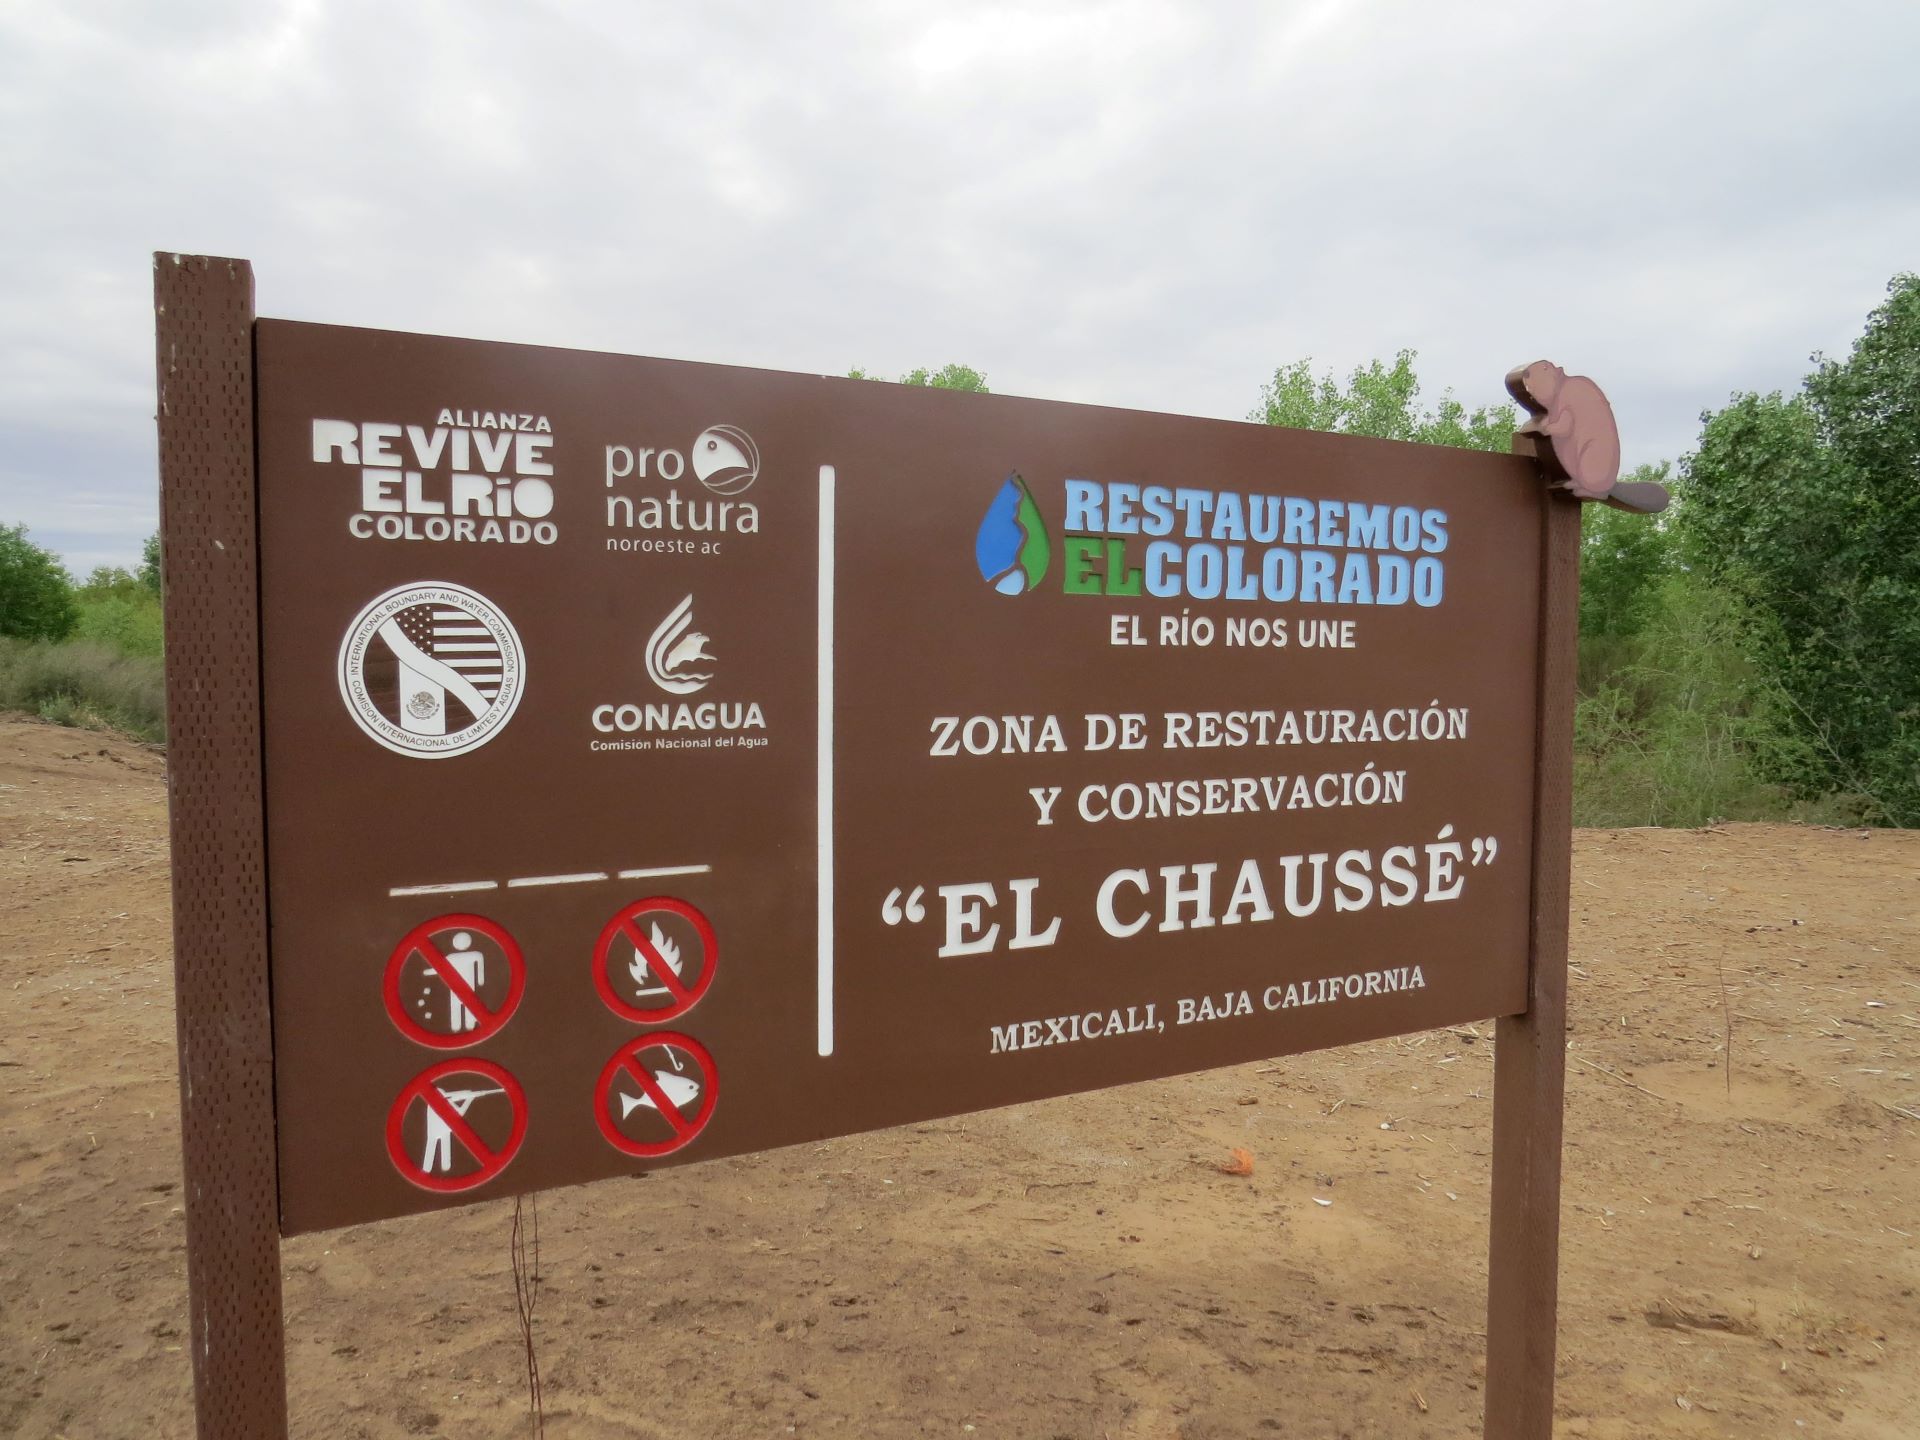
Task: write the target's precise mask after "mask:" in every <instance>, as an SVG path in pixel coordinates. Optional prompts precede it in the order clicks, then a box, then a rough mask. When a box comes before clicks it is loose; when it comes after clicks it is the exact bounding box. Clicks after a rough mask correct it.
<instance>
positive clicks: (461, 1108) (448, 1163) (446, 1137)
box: [420, 1085, 507, 1175]
mask: <svg viewBox="0 0 1920 1440" xmlns="http://www.w3.org/2000/svg"><path fill="white" fill-rule="evenodd" d="M433 1088H434V1089H436V1090H438V1091H439V1092H440V1093H441V1094H442V1095H443V1096H445V1097H446V1099H447V1102H448V1103H449V1104H450V1105H452V1106H453V1113H454V1114H456V1115H465V1114H466V1113H467V1111H469V1110H470V1109H472V1108H473V1102H474V1101H476V1100H481V1099H485V1098H486V1097H487V1096H489V1095H504V1094H506V1093H507V1092H506V1091H505V1090H502V1089H501V1088H500V1087H499V1086H498V1085H491V1086H488V1087H487V1088H485V1089H482V1090H448V1089H446V1088H445V1087H443V1086H439V1085H436V1086H434V1087H433ZM420 1168H421V1170H422V1171H424V1172H425V1173H426V1174H428V1175H431V1174H433V1173H434V1171H435V1170H436V1169H438V1170H439V1172H440V1173H441V1174H442V1175H445V1174H447V1173H448V1172H449V1171H451V1170H452V1169H453V1127H452V1126H451V1125H449V1124H447V1121H446V1117H445V1116H443V1115H441V1113H440V1111H439V1110H438V1109H437V1108H435V1107H434V1106H432V1105H429V1106H427V1134H426V1142H425V1144H424V1145H423V1147H422V1151H421V1155H420Z"/></svg>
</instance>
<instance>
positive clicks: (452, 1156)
mask: <svg viewBox="0 0 1920 1440" xmlns="http://www.w3.org/2000/svg"><path fill="white" fill-rule="evenodd" d="M526 1138H527V1097H526V1093H525V1092H524V1091H523V1090H521V1088H520V1082H519V1081H518V1080H515V1079H514V1078H513V1076H512V1075H510V1074H508V1073H507V1071H506V1070H505V1069H504V1068H502V1067H501V1066H499V1065H496V1064H494V1063H493V1062H492V1061H491V1060H443V1061H442V1062H441V1063H440V1064H438V1065H435V1066H433V1067H432V1068H430V1069H427V1070H423V1071H421V1072H420V1074H418V1075H416V1076H414V1077H413V1079H412V1080H410V1081H408V1082H407V1086H406V1088H405V1089H404V1090H402V1091H401V1092H400V1095H399V1098H398V1099H396V1100H395V1101H394V1102H393V1108H392V1109H391V1110H389V1111H388V1112H387V1155H388V1157H389V1158H390V1159H391V1160H392V1161H393V1168H394V1169H396V1170H398V1171H399V1172H400V1174H401V1175H402V1176H404V1177H405V1178H406V1179H407V1180H409V1181H411V1182H412V1183H413V1184H415V1185H418V1186H419V1187H420V1188H421V1189H422V1190H434V1191H438V1192H439V1193H441V1194H452V1193H454V1192H456V1191H460V1190H471V1189H473V1188H474V1187H475V1186H477V1185H484V1184H486V1183H487V1181H489V1180H491V1179H493V1178H494V1176H496V1175H498V1174H499V1173H500V1172H501V1171H502V1170H504V1169H506V1168H507V1165H508V1162H510V1161H511V1160H512V1159H513V1157H514V1155H515V1154H516V1153H517V1152H518V1151H519V1149H520V1142H521V1141H523V1140H525V1139H526Z"/></svg>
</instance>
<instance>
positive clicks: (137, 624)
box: [73, 586, 161, 660]
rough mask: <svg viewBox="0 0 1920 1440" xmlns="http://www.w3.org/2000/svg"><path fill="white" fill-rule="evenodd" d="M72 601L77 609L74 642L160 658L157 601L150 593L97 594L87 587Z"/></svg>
mask: <svg viewBox="0 0 1920 1440" xmlns="http://www.w3.org/2000/svg"><path fill="white" fill-rule="evenodd" d="M75 599H76V600H77V601H78V603H79V607H80V622H79V624H77V625H75V626H74V628H73V635H74V638H75V639H77V640H91V641H93V642H94V643H95V644H99V645H105V646H107V647H109V648H111V649H114V650H118V651H120V652H121V653H122V654H126V655H140V656H144V657H146V658H147V659H150V660H158V659H159V658H160V654H161V629H160V601H159V600H158V599H157V598H156V597H155V596H154V595H153V594H152V593H151V592H150V591H148V590H146V589H144V588H142V589H136V590H134V591H132V592H120V591H107V592H100V591H96V590H94V589H93V588H92V587H91V586H86V587H82V588H81V589H80V590H79V591H77V592H76V594H75Z"/></svg>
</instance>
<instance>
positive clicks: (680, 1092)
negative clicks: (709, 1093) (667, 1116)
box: [620, 1070, 700, 1120]
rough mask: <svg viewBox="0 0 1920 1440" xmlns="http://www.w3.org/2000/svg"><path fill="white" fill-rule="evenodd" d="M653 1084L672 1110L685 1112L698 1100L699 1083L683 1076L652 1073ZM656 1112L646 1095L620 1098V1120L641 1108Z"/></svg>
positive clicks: (623, 1095) (671, 1072)
mask: <svg viewBox="0 0 1920 1440" xmlns="http://www.w3.org/2000/svg"><path fill="white" fill-rule="evenodd" d="M653 1083H654V1084H656V1085H658V1086H659V1087H660V1093H661V1094H663V1095H665V1096H666V1097H667V1100H668V1103H670V1104H671V1105H672V1106H673V1107H674V1109H676V1110H679V1111H681V1112H683V1113H684V1112H685V1111H686V1108H687V1107H688V1106H689V1105H691V1104H692V1103H693V1102H694V1101H695V1100H697V1099H699V1098H700V1082H699V1081H698V1080H694V1079H691V1078H690V1077H688V1076H685V1075H676V1074H674V1073H673V1071H671V1070H656V1071H654V1072H653ZM643 1107H644V1108H645V1109H648V1110H658V1109H659V1108H660V1107H659V1106H658V1105H656V1104H654V1101H653V1096H652V1095H648V1094H640V1095H628V1094H626V1093H624V1092H623V1093H622V1094H621V1096H620V1118H621V1119H622V1120H625V1119H626V1118H627V1117H628V1116H629V1115H631V1114H633V1112H634V1111H636V1110H639V1109H641V1108H643Z"/></svg>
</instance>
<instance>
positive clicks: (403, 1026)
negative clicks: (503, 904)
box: [385, 915, 527, 1050]
mask: <svg viewBox="0 0 1920 1440" xmlns="http://www.w3.org/2000/svg"><path fill="white" fill-rule="evenodd" d="M526 988H527V966H526V961H525V959H524V958H523V957H522V956H521V954H520V946H519V945H518V944H517V943H516V942H515V941H514V938H513V936H511V935H509V934H508V933H507V932H506V930H505V929H504V928H503V927H502V926H500V925H497V924H495V923H494V922H493V921H491V920H489V919H487V918H486V917H485V916H484V915H442V916H439V917H438V918H436V919H433V920H428V921H425V922H424V923H422V924H419V925H416V926H414V927H413V929H411V930H409V931H408V932H407V933H406V934H405V935H404V936H402V937H401V939H400V943H399V944H398V945H396V946H394V947H393V954H392V955H390V956H389V957H388V958H387V975H386V985H385V990H386V999H387V1014H388V1016H389V1017H390V1018H391V1019H392V1020H393V1023H394V1025H395V1026H396V1027H397V1028H398V1029H399V1031H400V1033H401V1034H402V1035H404V1036H406V1037H407V1038H408V1039H409V1040H412V1041H415V1042H416V1043H418V1044H421V1045H431V1046H432V1047H433V1048H435V1049H436V1050H458V1049H461V1048H463V1047H465V1046H468V1045H477V1044H478V1043H479V1042H480V1041H482V1040H485V1039H487V1038H488V1037H489V1036H491V1035H495V1034H498V1033H499V1030H500V1027H501V1026H503V1025H505V1024H506V1023H507V1021H508V1020H510V1019H512V1018H513V1012H514V1010H515V1009H517V1008H518V1007H519V1004H520V996H521V993H522V992H523V991H525V989H526Z"/></svg>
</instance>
